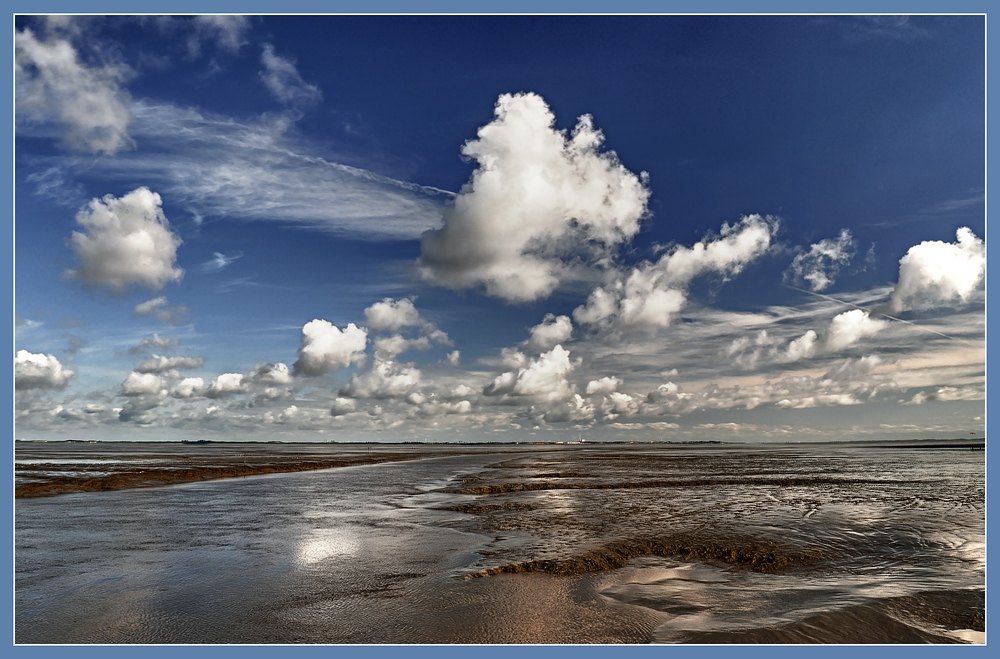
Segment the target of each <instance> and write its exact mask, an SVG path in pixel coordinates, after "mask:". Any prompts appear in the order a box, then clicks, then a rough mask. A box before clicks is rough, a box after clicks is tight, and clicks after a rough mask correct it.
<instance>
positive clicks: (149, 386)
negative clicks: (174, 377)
mask: <svg viewBox="0 0 1000 659" xmlns="http://www.w3.org/2000/svg"><path fill="white" fill-rule="evenodd" d="M162 389H163V380H162V379H161V378H160V376H159V375H156V374H155V373H138V372H136V371H132V372H131V373H129V374H128V377H127V378H125V381H124V382H123V383H122V388H121V392H122V395H123V396H147V395H155V394H159V393H160V391H161V390H162Z"/></svg>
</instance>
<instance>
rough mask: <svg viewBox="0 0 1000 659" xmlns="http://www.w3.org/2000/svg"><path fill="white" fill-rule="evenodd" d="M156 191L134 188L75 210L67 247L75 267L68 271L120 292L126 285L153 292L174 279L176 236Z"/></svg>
mask: <svg viewBox="0 0 1000 659" xmlns="http://www.w3.org/2000/svg"><path fill="white" fill-rule="evenodd" d="M161 206H162V200H161V199H160V195H158V194H156V193H155V192H152V191H150V190H149V188H136V189H135V190H133V191H132V192H129V193H128V194H126V195H124V196H123V197H121V198H116V197H114V196H113V195H107V196H105V197H104V198H103V199H93V200H91V202H90V204H88V206H87V207H86V208H85V209H83V210H82V211H80V212H79V213H77V216H76V221H77V224H79V225H81V226H82V227H83V228H84V232H80V231H74V232H73V235H72V237H71V238H70V246H71V247H72V248H73V251H74V252H75V253H76V258H77V260H78V261H79V263H80V265H79V267H78V268H76V269H74V270H70V271H69V274H70V275H72V276H74V277H76V278H78V279H80V280H81V281H83V282H84V283H86V284H89V285H93V286H104V287H106V288H108V289H109V290H110V291H112V292H115V293H121V292H123V291H125V290H127V289H128V288H130V287H132V286H141V287H145V288H150V289H153V290H158V289H161V288H163V287H164V286H165V285H166V284H167V283H169V282H172V281H180V279H181V278H182V277H183V276H184V270H182V269H181V268H178V267H176V266H175V262H176V261H177V248H178V247H179V246H180V244H181V239H180V238H179V237H178V236H177V235H176V234H175V233H174V232H173V231H171V229H170V223H169V222H168V221H167V218H166V216H165V215H164V214H163V208H162V207H161Z"/></svg>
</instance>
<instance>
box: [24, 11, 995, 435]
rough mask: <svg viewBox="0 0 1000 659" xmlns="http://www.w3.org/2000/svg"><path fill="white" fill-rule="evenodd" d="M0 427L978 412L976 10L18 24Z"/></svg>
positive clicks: (811, 419) (856, 431) (936, 431)
mask: <svg viewBox="0 0 1000 659" xmlns="http://www.w3.org/2000/svg"><path fill="white" fill-rule="evenodd" d="M14 45H15V50H14V65H15V89H14V96H15V126H14V132H15V135H14V144H15V153H14V188H15V189H14V196H15V238H14V249H15V290H14V295H15V299H14V312H15V324H16V327H15V342H14V343H15V346H14V348H15V354H14V372H15V382H14V386H15V408H16V409H15V436H16V437H17V438H20V439H96V440H179V439H210V440H255V441H274V440H277V441H449V442H452V441H470V442H478V441H505V442H506V441H571V440H577V439H579V438H584V439H586V440H590V441H602V440H608V441H650V440H658V441H708V440H715V441H742V442H754V441H831V440H854V439H883V438H897V439H903V438H924V437H969V436H971V435H970V433H975V434H976V436H982V435H983V432H984V428H985V333H984V331H985V292H984V274H985V242H984V241H985V237H986V236H985V111H984V106H985V20H984V17H982V16H633V17H627V16H264V17H262V16H250V17H244V16H237V15H225V16H221V15H216V16H183V17H176V16H175V17H169V16H159V17H152V16H114V17H102V16H80V17H67V16H58V17H41V16H21V17H18V18H17V19H16V20H15V25H14Z"/></svg>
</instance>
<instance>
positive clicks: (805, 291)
mask: <svg viewBox="0 0 1000 659" xmlns="http://www.w3.org/2000/svg"><path fill="white" fill-rule="evenodd" d="M781 285H782V286H784V287H785V288H790V289H792V290H793V291H799V292H801V293H808V294H809V295H815V296H816V297H821V298H823V299H824V300H830V301H831V302H836V303H838V304H842V305H844V306H845V307H852V308H854V309H860V310H861V311H867V312H868V313H871V312H872V310H871V309H867V308H865V307H862V306H858V305H857V304H852V303H850V302H844V301H843V300H838V299H837V298H835V297H832V296H830V295H823V294H822V293H817V292H816V291H810V290H807V289H805V288H799V287H798V286H789V285H788V284H781ZM878 313H879V315H880V316H884V317H885V318H888V319H889V320H895V321H896V322H898V323H906V324H907V325H912V326H913V327H916V328H917V329H922V330H924V331H925V332H930V333H931V334H937V335H938V336H941V337H944V338H946V339H948V340H949V341H961V342H962V343H965V344H967V345H972V344H971V343H969V342H968V341H966V340H965V339H959V338H957V337H954V336H948V335H947V334H942V333H941V332H938V331H937V330H932V329H931V328H929V327H924V326H923V325H917V324H916V323H914V322H912V321H909V320H903V319H902V318H896V317H895V316H890V315H889V314H887V313H883V312H881V311H880V312H878Z"/></svg>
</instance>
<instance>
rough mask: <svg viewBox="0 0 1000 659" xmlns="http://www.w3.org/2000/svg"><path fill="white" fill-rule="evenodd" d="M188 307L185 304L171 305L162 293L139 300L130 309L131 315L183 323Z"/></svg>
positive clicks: (165, 321)
mask: <svg viewBox="0 0 1000 659" xmlns="http://www.w3.org/2000/svg"><path fill="white" fill-rule="evenodd" d="M187 314H188V308H187V307H185V306H180V305H179V306H176V307H171V306H170V305H169V304H168V303H167V298H166V297H165V296H163V295H160V296H157V297H154V298H153V299H151V300H146V301H145V302H140V303H139V304H137V305H135V309H133V310H132V315H133V316H152V317H153V318H155V319H157V320H159V321H160V322H163V323H170V324H171V325H183V324H184V323H185V322H186V321H187Z"/></svg>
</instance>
